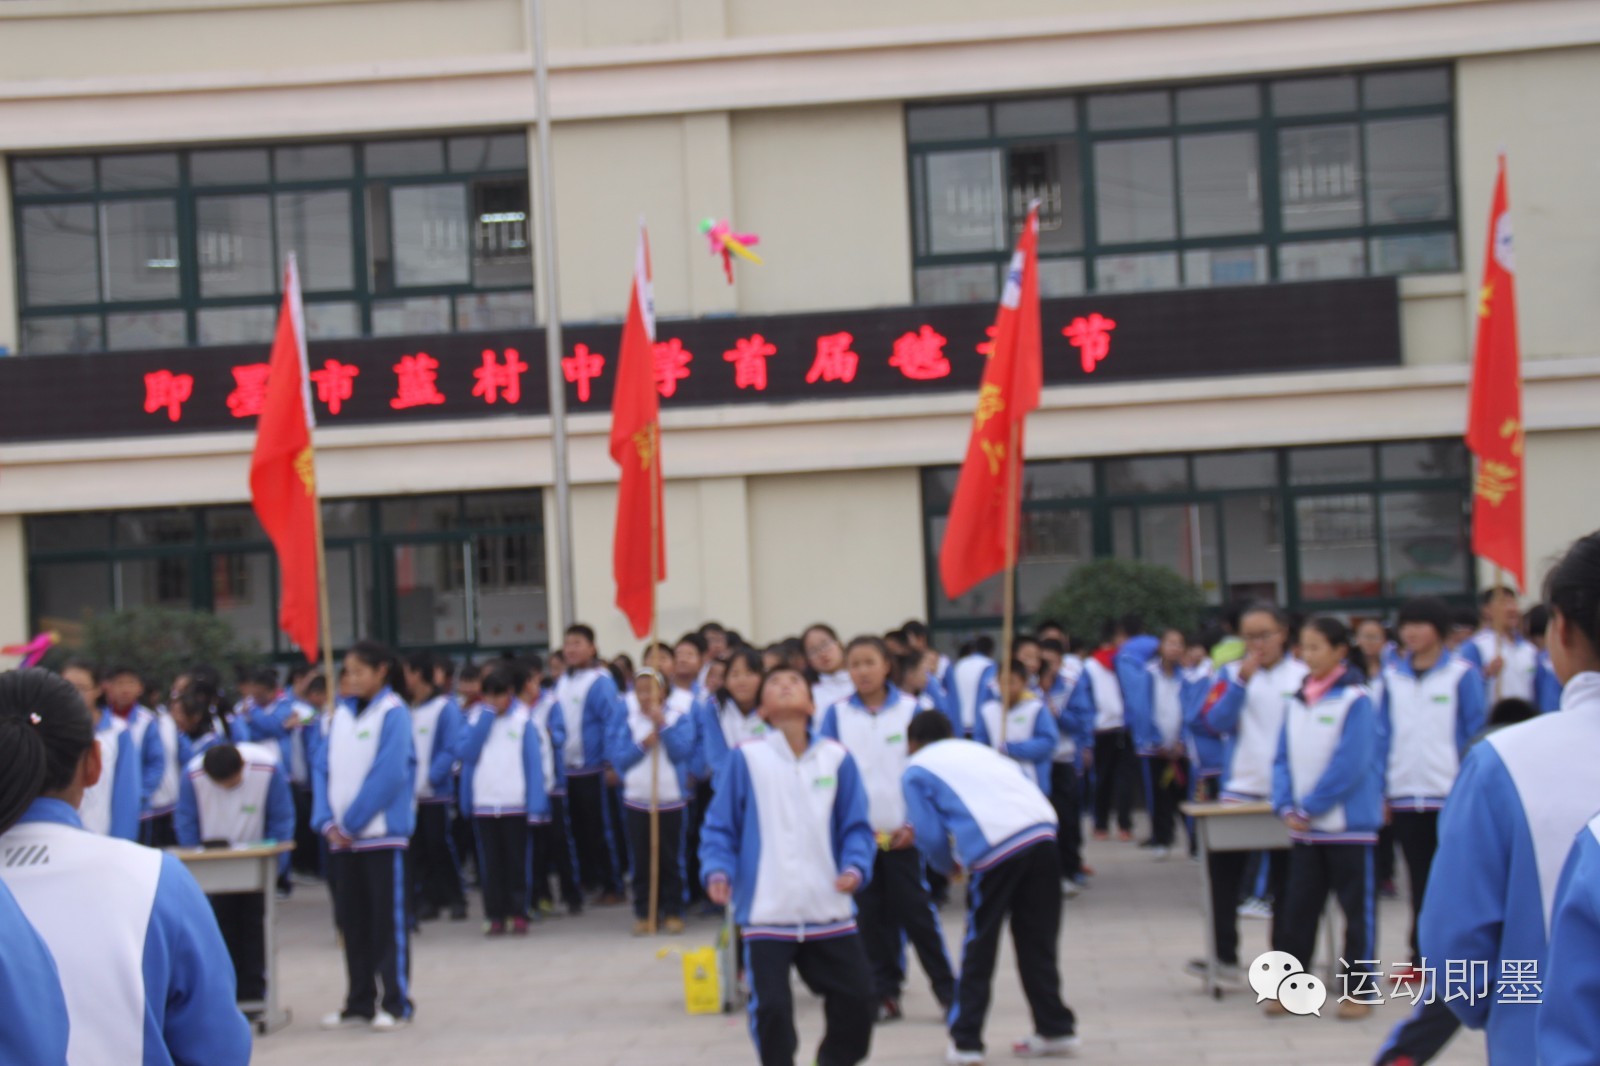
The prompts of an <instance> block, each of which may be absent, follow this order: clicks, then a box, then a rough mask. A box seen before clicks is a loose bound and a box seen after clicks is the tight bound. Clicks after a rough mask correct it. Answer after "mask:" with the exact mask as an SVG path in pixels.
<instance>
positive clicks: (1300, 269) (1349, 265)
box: [1278, 238, 1367, 281]
mask: <svg viewBox="0 0 1600 1066" xmlns="http://www.w3.org/2000/svg"><path fill="white" fill-rule="evenodd" d="M1366 272H1367V259H1366V249H1365V247H1364V246H1363V245H1362V243H1361V241H1360V239H1358V238H1351V239H1350V240H1345V241H1302V242H1300V243H1297V244H1280V245H1278V277H1279V278H1280V279H1282V280H1283V281H1310V280H1313V279H1315V278H1356V277H1360V276H1361V275H1362V274H1365V273H1366Z"/></svg>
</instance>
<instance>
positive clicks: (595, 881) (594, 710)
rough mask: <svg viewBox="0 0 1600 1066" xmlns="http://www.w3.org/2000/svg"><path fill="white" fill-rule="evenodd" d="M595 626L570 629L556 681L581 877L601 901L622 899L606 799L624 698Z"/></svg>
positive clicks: (617, 829)
mask: <svg viewBox="0 0 1600 1066" xmlns="http://www.w3.org/2000/svg"><path fill="white" fill-rule="evenodd" d="M597 654H598V653H597V652H596V650H595V646H594V630H592V629H590V628H589V627H588V626H586V625H574V626H569V627H567V632H566V636H565V637H564V638H563V641H562V645H561V658H562V661H563V662H565V663H566V670H565V671H564V672H563V673H562V675H561V678H560V680H558V681H557V682H556V701H557V702H558V703H560V705H561V714H562V718H563V721H564V722H565V725H566V729H567V742H566V746H565V748H564V749H563V751H562V753H561V754H562V759H563V762H564V764H565V769H566V780H567V818H568V821H569V822H570V824H571V827H572V841H573V844H574V846H575V848H576V850H577V854H578V875H579V877H580V879H581V881H582V884H583V887H584V888H585V889H588V890H591V891H599V892H600V893H601V902H602V903H621V902H622V900H623V895H622V870H620V869H619V868H618V866H617V862H616V858H615V856H616V854H617V848H616V846H615V844H614V842H613V839H612V838H613V836H614V835H616V834H620V833H621V831H622V830H621V827H620V826H613V825H612V824H611V815H610V807H609V804H608V803H607V802H606V784H605V770H606V765H605V758H606V733H607V731H608V730H609V729H610V727H611V721H612V718H613V717H614V716H615V715H618V714H621V713H622V698H621V696H619V695H618V694H617V683H616V681H615V680H613V679H612V677H611V672H610V671H609V670H607V669H606V667H605V665H604V664H602V663H601V662H599V661H598V658H597Z"/></svg>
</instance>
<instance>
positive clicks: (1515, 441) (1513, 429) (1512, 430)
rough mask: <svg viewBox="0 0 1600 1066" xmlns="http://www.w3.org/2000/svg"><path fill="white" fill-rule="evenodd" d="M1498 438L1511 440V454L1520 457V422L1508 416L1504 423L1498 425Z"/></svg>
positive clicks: (1521, 438)
mask: <svg viewBox="0 0 1600 1066" xmlns="http://www.w3.org/2000/svg"><path fill="white" fill-rule="evenodd" d="M1500 439H1501V440H1508V441H1510V442H1511V454H1512V455H1514V456H1516V457H1517V458H1518V459H1521V458H1522V441H1523V435H1522V423H1521V422H1519V421H1517V420H1516V419H1515V418H1508V419H1506V421H1505V425H1503V426H1501V427H1500Z"/></svg>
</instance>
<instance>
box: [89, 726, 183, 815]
mask: <svg viewBox="0 0 1600 1066" xmlns="http://www.w3.org/2000/svg"><path fill="white" fill-rule="evenodd" d="M100 713H101V714H102V715H103V716H104V717H106V718H113V719H115V720H117V721H118V722H121V723H122V724H123V725H125V726H127V728H128V737H129V739H130V741H132V743H133V748H134V752H135V755H136V758H137V760H138V763H139V812H140V813H139V816H140V817H141V818H149V817H152V816H153V812H152V810H151V806H150V799H151V797H152V796H154V795H155V794H156V789H158V788H160V787H161V777H162V775H163V774H164V773H165V772H166V769H167V760H166V756H165V754H164V752H163V751H162V744H161V730H159V729H157V728H155V724H156V716H155V712H154V711H152V710H150V708H148V707H146V706H144V705H143V704H139V703H136V704H134V705H133V707H132V708H130V709H129V711H128V713H127V714H126V715H120V714H117V713H116V712H115V711H113V710H112V709H111V708H110V706H109V705H108V706H107V707H106V708H105V710H103V711H102V712H100Z"/></svg>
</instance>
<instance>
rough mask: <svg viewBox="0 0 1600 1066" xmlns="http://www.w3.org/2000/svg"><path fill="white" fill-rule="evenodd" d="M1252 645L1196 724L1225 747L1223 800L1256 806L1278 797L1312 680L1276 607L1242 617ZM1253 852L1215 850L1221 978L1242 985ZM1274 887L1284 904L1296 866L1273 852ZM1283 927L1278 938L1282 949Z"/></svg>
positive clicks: (1197, 963)
mask: <svg viewBox="0 0 1600 1066" xmlns="http://www.w3.org/2000/svg"><path fill="white" fill-rule="evenodd" d="M1239 633H1240V636H1241V638H1242V640H1243V643H1244V645H1245V647H1246V649H1247V650H1246V652H1245V654H1244V657H1243V658H1242V659H1236V660H1234V661H1233V662H1230V663H1228V664H1227V665H1226V666H1224V667H1223V668H1222V670H1221V671H1220V673H1219V675H1218V677H1217V681H1216V684H1214V685H1213V686H1212V688H1211V692H1210V693H1209V694H1208V695H1207V696H1206V697H1205V699H1204V700H1202V701H1201V703H1200V710H1199V712H1198V714H1196V715H1195V716H1194V718H1193V723H1194V724H1193V728H1194V731H1195V732H1196V734H1197V735H1206V736H1210V737H1215V738H1217V739H1219V740H1220V741H1222V775H1221V779H1220V782H1219V795H1220V799H1221V801H1222V802H1224V803H1250V802H1261V801H1265V800H1270V799H1271V797H1272V773H1273V764H1274V762H1275V761H1276V759H1277V755H1278V740H1279V738H1280V737H1281V736H1282V734H1283V711H1284V707H1285V706H1286V705H1287V703H1288V701H1289V700H1290V699H1291V698H1293V696H1294V694H1295V693H1297V692H1299V691H1300V686H1301V684H1302V683H1303V682H1304V681H1305V679H1306V672H1307V671H1306V665H1305V663H1303V662H1301V661H1300V660H1298V659H1296V658H1294V657H1292V656H1291V655H1289V654H1288V648H1289V621H1288V616H1287V615H1285V614H1284V612H1283V611H1282V610H1281V609H1280V608H1279V607H1277V606H1275V605H1273V604H1270V603H1259V604H1253V605H1251V606H1249V607H1246V608H1245V609H1244V610H1243V611H1242V612H1241V614H1240V616H1239ZM1249 861H1250V853H1248V852H1243V851H1214V852H1212V853H1211V856H1210V863H1209V868H1210V874H1211V922H1212V934H1213V936H1214V937H1215V943H1216V949H1217V960H1216V961H1217V963H1218V964H1219V965H1220V966H1221V973H1220V976H1221V979H1222V980H1223V981H1224V982H1225V983H1228V984H1236V983H1238V982H1239V981H1240V980H1241V975H1240V974H1239V972H1238V971H1237V969H1236V967H1237V966H1238V964H1239V915H1238V905H1239V896H1240V888H1241V887H1242V885H1241V882H1242V881H1243V879H1244V873H1245V869H1246V867H1247V866H1248V865H1249ZM1266 862H1267V885H1268V891H1269V892H1270V893H1271V895H1272V897H1273V900H1274V901H1275V902H1276V901H1278V900H1281V899H1283V896H1284V884H1285V880H1286V879H1287V877H1288V872H1289V864H1288V862H1287V861H1286V860H1285V858H1284V856H1283V853H1282V852H1277V851H1272V852H1268V853H1267V859H1266ZM1276 925H1277V923H1276V921H1274V929H1273V933H1272V936H1271V940H1272V942H1273V943H1274V944H1275V943H1277V929H1276ZM1187 969H1188V971H1189V972H1190V973H1191V974H1196V975H1198V976H1204V974H1205V972H1206V967H1205V961H1204V960H1191V961H1190V963H1189V965H1188V967H1187Z"/></svg>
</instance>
